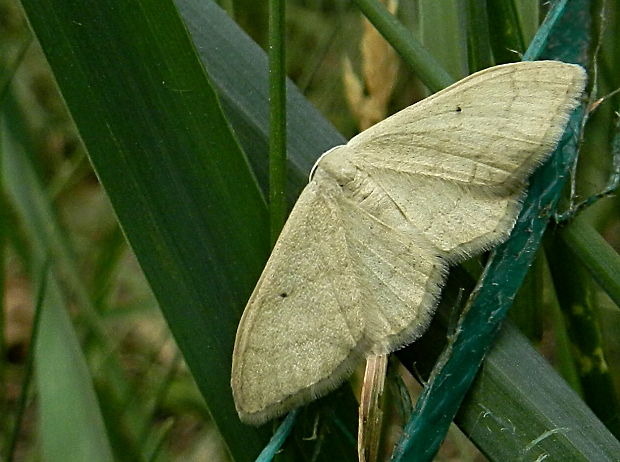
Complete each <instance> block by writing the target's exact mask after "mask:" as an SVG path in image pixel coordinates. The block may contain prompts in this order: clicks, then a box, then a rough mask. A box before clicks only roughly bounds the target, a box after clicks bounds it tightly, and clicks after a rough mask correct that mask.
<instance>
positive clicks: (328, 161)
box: [310, 146, 357, 187]
mask: <svg viewBox="0 0 620 462" xmlns="http://www.w3.org/2000/svg"><path fill="white" fill-rule="evenodd" d="M346 151H347V146H336V147H334V148H332V149H330V150H329V151H327V152H326V153H325V154H323V155H322V156H321V157H319V160H317V161H316V164H314V167H312V172H311V173H310V181H312V179H313V178H314V177H315V176H316V175H327V176H329V177H331V178H332V179H333V180H335V181H336V182H337V183H338V185H339V186H340V187H344V185H346V184H347V183H349V182H350V181H352V180H353V179H354V178H355V174H356V172H357V168H356V167H355V166H354V165H353V164H352V163H351V162H350V161H349V159H348V156H347V155H346Z"/></svg>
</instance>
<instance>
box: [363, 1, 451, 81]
mask: <svg viewBox="0 0 620 462" xmlns="http://www.w3.org/2000/svg"><path fill="white" fill-rule="evenodd" d="M354 2H355V4H356V5H357V7H358V8H359V9H360V10H361V11H362V13H364V16H366V18H367V19H368V20H369V21H370V22H371V23H372V24H373V25H374V26H375V27H376V28H377V30H378V31H379V33H380V34H381V35H383V37H385V39H386V40H387V41H388V42H389V43H390V45H392V46H393V47H394V49H395V50H396V52H397V53H398V54H399V55H400V57H401V58H402V59H403V60H404V61H405V63H406V64H407V65H408V66H409V68H410V69H413V70H414V71H415V72H416V74H417V75H418V76H419V77H420V79H421V80H422V82H424V85H426V86H427V87H428V89H429V90H431V91H432V92H433V93H434V92H436V91H439V90H441V89H442V88H445V87H447V86H448V85H451V84H452V83H454V79H453V78H452V77H451V76H450V74H448V73H447V72H446V71H445V69H443V68H442V67H441V65H440V64H439V63H438V62H437V60H436V59H435V58H434V57H433V56H432V55H431V54H430V53H429V52H428V51H427V50H426V49H425V48H424V47H423V46H422V45H421V44H420V43H419V42H418V41H417V40H416V39H415V38H414V37H413V35H412V34H411V32H410V31H409V30H407V28H406V27H405V26H403V25H402V24H401V23H400V22H399V21H398V19H396V18H395V17H394V16H393V15H392V14H390V12H389V11H388V10H387V8H386V7H385V6H384V5H383V4H381V3H379V2H378V1H377V0H354Z"/></svg>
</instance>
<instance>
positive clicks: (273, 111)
mask: <svg viewBox="0 0 620 462" xmlns="http://www.w3.org/2000/svg"><path fill="white" fill-rule="evenodd" d="M285 12H286V2H285V1H284V0H269V218H270V220H269V224H270V226H269V235H270V238H271V239H270V241H271V246H272V247H273V245H274V244H275V243H276V240H277V239H278V236H279V235H280V231H281V230H282V227H283V226H284V222H285V221H286V217H287V215H288V214H287V210H288V207H287V204H286V58H285V56H286V55H285V53H284V50H285V44H286V40H285V39H286V27H285V17H286V16H285Z"/></svg>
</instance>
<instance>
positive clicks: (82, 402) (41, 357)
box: [35, 280, 114, 462]
mask: <svg viewBox="0 0 620 462" xmlns="http://www.w3.org/2000/svg"><path fill="white" fill-rule="evenodd" d="M41 309H42V313H41V324H40V332H39V336H38V340H37V344H36V353H35V355H36V359H35V367H36V378H37V389H38V391H39V410H40V419H41V420H40V422H41V437H42V441H43V444H42V450H43V455H44V458H45V460H47V461H50V462H55V461H58V462H61V461H62V462H70V461H76V462H81V461H84V460H88V461H93V462H99V461H101V462H105V461H112V460H114V458H113V457H112V449H111V448H110V445H109V442H108V439H107V435H106V430H105V425H104V423H103V418H102V416H101V412H100V410H99V402H98V401H97V396H96V394H95V390H94V388H93V384H92V379H91V377H90V373H89V371H88V367H87V365H86V361H85V359H84V357H83V355H82V352H81V350H80V345H79V342H78V339H77V336H76V335H75V331H74V330H73V326H72V325H71V320H70V319H69V316H68V314H67V311H66V308H65V306H64V303H63V301H62V296H61V293H60V288H59V286H58V283H57V282H56V281H55V280H50V282H49V291H48V293H47V294H46V298H45V301H44V303H43V306H42V308H41Z"/></svg>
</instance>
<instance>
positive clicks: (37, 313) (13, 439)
mask: <svg viewBox="0 0 620 462" xmlns="http://www.w3.org/2000/svg"><path fill="white" fill-rule="evenodd" d="M49 263H50V262H49V259H47V260H46V261H45V262H44V263H43V267H42V268H41V274H40V276H39V289H38V291H37V299H36V302H35V308H34V319H33V321H32V331H31V334H30V347H29V348H28V357H27V358H26V368H25V370H24V381H23V383H22V387H21V394H20V396H19V402H18V405H17V412H16V415H15V423H14V425H13V431H12V432H11V434H10V437H9V444H8V446H7V448H8V449H7V453H6V460H7V462H11V461H13V460H14V458H15V449H16V448H17V441H18V440H19V433H20V430H21V426H22V420H23V417H24V413H25V411H26V406H27V404H28V394H29V391H30V381H31V380H32V369H33V365H34V352H35V346H36V344H37V336H38V333H39V324H40V320H41V311H42V308H43V301H44V300H45V296H46V291H47V282H48V279H49V275H50V272H49V266H50V265H49Z"/></svg>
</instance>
